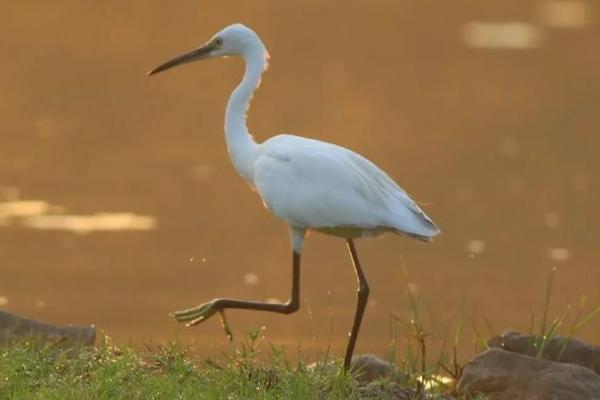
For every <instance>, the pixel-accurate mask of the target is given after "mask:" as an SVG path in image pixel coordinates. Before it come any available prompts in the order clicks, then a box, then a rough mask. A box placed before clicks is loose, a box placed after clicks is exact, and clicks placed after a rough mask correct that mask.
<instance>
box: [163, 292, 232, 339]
mask: <svg viewBox="0 0 600 400" xmlns="http://www.w3.org/2000/svg"><path fill="white" fill-rule="evenodd" d="M217 312H218V313H219V314H220V316H221V325H222V326H223V329H224V330H225V335H227V337H228V338H229V340H230V341H231V340H233V334H232V332H231V329H230V328H229V325H228V324H227V320H226V319H225V310H224V309H223V308H222V307H221V306H220V305H219V303H218V301H217V300H212V301H209V302H206V303H204V304H200V305H199V306H197V307H192V308H188V309H185V310H180V311H175V312H174V313H172V314H171V316H172V317H173V318H175V321H177V322H184V323H185V325H186V326H188V327H191V326H196V325H198V324H199V323H201V322H204V321H206V320H207V319H209V318H210V317H212V316H213V315H215V313H217Z"/></svg>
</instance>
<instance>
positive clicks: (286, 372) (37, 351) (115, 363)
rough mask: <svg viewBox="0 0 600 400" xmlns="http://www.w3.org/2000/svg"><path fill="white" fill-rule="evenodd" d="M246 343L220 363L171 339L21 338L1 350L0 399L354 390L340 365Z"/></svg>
mask: <svg viewBox="0 0 600 400" xmlns="http://www.w3.org/2000/svg"><path fill="white" fill-rule="evenodd" d="M254 352H255V350H253V349H249V350H247V351H244V352H240V353H239V354H237V355H235V356H231V357H228V358H227V359H226V360H225V361H224V362H222V363H216V362H214V361H210V360H199V359H195V358H194V357H193V356H192V355H191V354H190V352H189V351H188V350H186V349H183V348H181V347H179V346H178V345H177V344H171V345H166V346H162V347H159V348H158V349H154V350H147V351H141V352H140V351H134V350H132V349H128V348H120V347H114V346H110V345H101V346H98V347H93V348H83V347H82V348H77V349H68V348H66V347H63V346H57V345H47V344H41V343H39V342H23V343H20V344H17V345H14V346H11V347H4V348H1V349H0V398H1V399H15V400H16V399H19V400H22V399H44V400H51V399H56V400H58V399H60V400H68V399H95V400H96V399H98V400H101V399H107V400H108V399H111V400H115V399H319V398H324V399H328V398H330V399H341V398H352V393H353V392H354V391H355V390H356V388H355V387H354V384H353V382H352V381H351V379H350V378H349V377H348V376H346V375H344V374H342V373H341V370H340V368H339V367H335V368H333V369H330V370H328V371H324V370H319V369H317V370H315V371H314V372H311V371H310V370H309V369H308V368H306V366H304V365H302V364H299V365H295V366H293V367H292V366H290V365H288V363H287V362H286V360H285V359H284V358H283V357H282V356H280V355H278V353H273V354H274V356H273V359H272V360H269V362H260V361H258V360H257V359H256V358H255V354H254Z"/></svg>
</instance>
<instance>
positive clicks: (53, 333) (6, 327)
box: [0, 311, 96, 345]
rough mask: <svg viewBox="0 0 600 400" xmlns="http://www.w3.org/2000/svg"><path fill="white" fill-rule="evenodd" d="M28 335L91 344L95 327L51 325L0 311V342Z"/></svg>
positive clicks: (53, 340) (57, 340)
mask: <svg viewBox="0 0 600 400" xmlns="http://www.w3.org/2000/svg"><path fill="white" fill-rule="evenodd" d="M28 337H35V338H40V339H43V340H49V341H52V342H63V341H68V342H76V343H81V344H85V345H93V344H94V342H95V341H96V329H95V328H94V326H76V325H51V324H46V323H43V322H39V321H34V320H32V319H28V318H23V317H19V316H17V315H15V314H11V313H9V312H6V311H0V344H3V343H10V342H11V341H14V340H19V339H22V338H28Z"/></svg>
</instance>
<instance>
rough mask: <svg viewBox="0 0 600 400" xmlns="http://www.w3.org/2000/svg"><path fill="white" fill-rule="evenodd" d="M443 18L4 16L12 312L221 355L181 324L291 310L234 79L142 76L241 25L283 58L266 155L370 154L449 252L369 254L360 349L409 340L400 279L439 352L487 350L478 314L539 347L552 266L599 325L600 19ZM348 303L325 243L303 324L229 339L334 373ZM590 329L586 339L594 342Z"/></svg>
mask: <svg viewBox="0 0 600 400" xmlns="http://www.w3.org/2000/svg"><path fill="white" fill-rule="evenodd" d="M442 3H443V2H439V1H433V0H428V1H422V0H418V1H417V0H409V1H402V2H398V1H327V2H323V1H289V2H288V1H276V0H270V1H252V2H246V1H237V2H236V1H220V2H197V1H186V2H177V4H176V5H172V4H171V3H168V2H161V1H143V2H142V1H137V2H119V1H104V2H96V3H82V2H79V1H60V2H51V3H50V2H48V3H45V2H25V3H23V2H12V3H7V4H6V5H5V6H4V7H3V12H2V13H1V14H0V36H1V37H2V40H1V41H0V59H1V60H2V61H1V71H2V73H0V121H1V125H0V139H1V140H0V196H1V197H0V307H2V308H3V309H6V310H10V311H13V312H18V313H22V314H25V315H28V316H32V317H36V318H40V319H43V320H46V321H50V322H56V323H94V324H96V325H97V326H98V327H100V328H102V329H104V330H106V332H107V333H108V334H110V335H111V336H112V337H113V338H114V339H115V340H117V341H120V342H133V343H135V344H139V343H143V342H149V341H153V342H157V341H160V340H164V339H172V338H174V337H175V336H176V335H178V336H179V337H181V338H182V339H183V340H185V341H193V340H197V341H200V343H201V345H200V346H199V347H200V348H202V349H208V348H209V347H210V346H212V344H215V343H216V344H217V345H220V344H222V343H225V340H224V338H223V337H222V336H223V335H222V332H221V329H220V327H219V324H218V323H217V321H209V322H207V323H206V324H204V325H202V326H199V327H198V328H196V329H194V330H187V329H185V328H184V327H181V326H176V325H175V324H174V323H173V322H172V320H171V319H170V318H169V317H168V313H169V312H171V311H173V310H175V309H178V308H182V307H189V306H192V305H196V304H198V303H200V302H204V301H206V300H208V299H211V298H213V297H217V296H230V297H241V298H251V299H269V298H274V299H285V298H286V297H287V295H288V292H289V288H290V282H289V281H290V273H291V265H290V261H291V255H290V247H289V242H288V237H287V230H286V228H285V226H284V224H283V223H282V222H281V221H278V220H276V219H274V218H273V217H272V216H271V215H269V214H268V212H267V211H266V210H264V209H263V208H262V206H261V204H260V202H259V200H258V198H257V196H256V195H255V194H254V193H252V192H251V191H250V190H248V188H247V186H246V185H245V184H244V183H243V182H242V180H241V179H240V178H238V177H237V176H236V174H235V171H234V170H233V168H232V167H231V166H230V164H229V160H228V158H227V154H226V150H225V144H224V138H223V132H222V130H223V129H222V126H223V111H224V106H225V103H226V100H227V96H228V95H229V93H230V90H231V89H232V88H233V87H234V86H235V85H236V83H237V81H238V80H239V79H240V77H241V73H242V64H241V62H240V61H239V60H216V61H211V62H206V63H202V64H195V65H188V66H185V67H182V68H181V69H178V70H174V71H172V72H168V73H165V74H163V75H159V76H157V77H153V78H152V79H150V78H147V77H146V75H145V73H146V71H147V70H148V69H150V68H151V67H153V66H155V65H157V64H158V63H159V62H162V61H164V60H165V59H167V58H169V57H171V56H173V55H176V54H178V53H180V52H181V51H183V50H187V49H189V48H192V47H194V46H196V45H199V44H201V43H202V42H203V41H204V40H206V39H207V38H209V37H210V36H211V35H212V34H213V33H214V32H215V31H217V30H218V29H220V28H222V27H223V26H225V25H227V24H229V23H232V22H238V21H240V22H244V23H246V24H248V25H249V26H251V27H252V28H254V29H255V30H256V31H257V32H258V33H259V34H260V35H261V36H262V38H263V40H264V42H265V43H266V45H267V47H268V48H269V51H270V53H271V55H272V59H271V68H270V69H269V71H268V73H267V74H266V75H265V77H264V80H263V84H262V86H261V89H260V91H259V92H258V93H257V95H256V97H255V101H254V102H253V106H252V109H251V114H250V119H249V125H250V128H251V131H252V132H253V133H254V135H255V136H256V137H257V139H258V140H264V139H266V138H267V137H269V136H271V135H273V134H276V133H280V132H282V131H285V132H292V133H296V134H300V135H305V136H311V137H315V138H318V139H322V140H327V141H332V142H336V143H338V144H341V145H344V146H347V147H350V148H352V149H354V150H357V151H359V152H361V153H362V154H364V155H366V156H367V157H369V158H370V159H372V160H373V161H375V162H376V163H377V164H378V165H380V166H381V167H382V168H383V169H385V170H386V171H388V172H389V173H390V174H391V175H392V176H393V177H394V178H396V179H397V180H398V182H399V183H400V184H401V185H402V186H404V187H405V188H406V189H407V190H408V191H409V193H411V194H412V195H413V197H414V198H415V199H417V200H418V201H419V202H420V203H421V204H423V207H424V208H425V209H426V210H427V212H428V213H429V214H430V216H431V217H432V218H434V220H435V221H436V222H437V223H438V224H439V225H440V227H441V228H442V230H443V235H441V236H440V237H439V238H438V239H437V240H436V241H435V242H433V243H431V244H427V245H423V244H421V243H417V242H414V241H411V240H409V239H406V238H401V237H396V236H390V235H387V236H384V237H382V238H379V239H376V240H363V241H360V243H358V249H359V253H360V256H361V258H362V261H363V264H364V268H365V270H366V273H367V277H368V278H369V282H370V284H371V287H372V297H371V299H372V300H371V302H370V303H369V307H368V309H367V314H366V317H365V320H364V325H363V329H362V332H361V336H360V339H359V342H358V351H371V352H378V353H385V351H386V349H387V346H388V344H389V341H390V338H391V334H390V321H391V320H392V316H393V315H397V316H400V317H401V318H403V319H406V318H408V315H409V307H408V301H407V298H406V291H405V289H404V286H405V285H404V284H403V268H405V269H406V270H407V271H408V275H409V280H410V288H411V289H412V290H413V291H416V293H417V296H418V298H419V299H420V300H421V301H422V302H424V303H425V305H426V308H425V310H426V311H425V314H424V315H425V319H426V320H427V321H428V320H429V319H430V318H432V319H433V320H435V321H436V325H435V326H436V327H437V328H435V329H437V330H439V331H441V332H443V331H444V330H449V331H451V328H448V327H447V326H446V325H450V326H451V325H452V323H453V322H456V321H457V320H458V319H459V317H457V315H458V314H460V313H461V312H460V309H461V308H462V309H463V310H464V311H463V313H464V314H466V315H467V316H473V315H474V314H475V315H476V318H477V319H478V321H479V322H478V324H479V326H480V327H482V328H481V329H482V331H483V332H484V333H485V332H486V329H485V328H484V326H485V324H484V323H483V322H482V321H483V318H482V315H483V313H485V315H486V316H487V318H488V319H489V320H490V321H491V322H493V324H494V326H493V328H494V329H496V330H500V329H504V328H509V327H511V328H516V329H521V330H526V329H528V328H529V320H530V312H531V310H532V309H535V310H536V311H537V312H538V313H539V312H541V310H542V304H543V296H544V290H545V285H546V279H547V276H548V274H549V272H550V271H551V270H552V268H557V272H556V276H555V288H554V295H553V298H552V306H553V308H552V310H553V312H558V311H559V310H563V309H564V308H566V307H567V306H568V305H572V306H573V307H575V306H577V305H578V304H579V301H580V299H581V296H582V295H584V294H585V295H586V296H587V306H586V309H587V310H590V309H591V308H592V307H593V306H597V305H598V304H600V290H599V289H598V287H599V285H598V283H599V282H600V262H599V261H600V255H599V254H600V253H599V250H600V249H599V244H600V243H599V237H600V228H599V226H600V220H599V217H600V211H599V208H598V204H599V203H600V201H599V200H600V199H599V193H600V190H599V189H598V177H599V176H600V165H599V164H600V162H599V161H598V158H597V157H596V152H597V149H598V148H599V146H600V136H599V135H598V132H599V129H600V116H599V113H598V106H599V104H600V73H599V72H598V71H600V53H599V52H598V51H597V45H598V38H599V37H600V28H599V27H598V19H597V18H599V16H600V9H598V7H597V5H596V4H595V3H594V2H592V1H579V2H542V1H521V0H512V1H493V2H479V1H467V0H464V1H461V2H458V3H457V2H452V4H450V3H448V4H442ZM567 3H569V4H567ZM561 7H562V8H561ZM595 18H596V19H595ZM355 288H356V284H355V281H354V274H353V272H352V268H351V264H350V262H349V258H348V256H347V254H346V252H345V247H344V245H343V242H342V241H340V240H339V239H335V238H331V237H327V236H324V235H320V234H313V235H311V236H310V238H309V240H308V242H307V245H306V250H305V254H304V258H303V267H302V308H301V311H300V312H299V313H297V314H295V315H291V316H282V315H268V314H264V313H248V312H230V313H229V320H230V323H231V324H232V326H233V328H234V329H235V331H236V332H238V333H240V332H241V333H243V332H245V331H246V330H247V329H248V327H249V326H250V325H255V326H263V325H264V326H266V327H267V330H266V335H267V338H268V339H269V340H271V341H273V342H276V343H284V344H288V345H289V348H291V349H295V347H296V344H297V343H298V342H301V343H302V346H303V347H306V348H312V347H313V344H314V343H315V341H316V342H317V348H320V349H325V348H326V347H327V345H328V341H329V337H330V329H332V338H333V346H334V349H335V350H336V351H338V352H339V351H341V349H342V348H343V347H344V346H345V333H346V332H347V331H348V330H349V328H350V326H351V319H352V316H353V312H354V306H355V298H354V296H355ZM463 298H464V299H466V300H465V301H464V306H461V304H463ZM574 314H575V311H573V312H572V313H571V315H574ZM599 328H600V322H599V321H596V322H594V323H592V324H591V325H590V326H589V327H587V328H586V329H584V330H583V331H582V332H581V336H583V337H584V338H586V339H589V340H596V341H598V340H599V339H600V338H599V337H598V333H597V332H600V329H599ZM431 329H432V330H435V329H434V327H432V328H431ZM464 331H465V333H464V338H463V346H464V347H465V348H470V346H471V344H470V338H471V337H472V334H471V328H470V326H469V328H465V329H464ZM434 333H435V332H434Z"/></svg>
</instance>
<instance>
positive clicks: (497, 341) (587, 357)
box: [488, 331, 600, 375]
mask: <svg viewBox="0 0 600 400" xmlns="http://www.w3.org/2000/svg"><path fill="white" fill-rule="evenodd" d="M538 338H539V337H538V336H529V335H522V334H520V333H519V332H515V331H505V332H502V334H501V335H500V336H494V337H493V338H491V339H490V340H488V345H489V346H490V347H497V348H500V349H502V350H506V351H512V352H514V353H519V354H525V355H530V356H537V355H538V352H539V351H538V350H539V349H538V347H536V345H535V343H536V340H537V339H538ZM541 357H542V358H544V359H546V360H551V361H560V362H566V363H571V364H577V365H581V366H582V367H586V368H589V369H591V370H592V371H594V372H596V373H597V374H598V375H600V346H593V345H590V344H586V343H584V342H582V341H580V340H577V339H573V338H568V337H564V336H556V337H553V338H552V339H550V340H549V341H548V342H547V343H546V345H545V346H544V351H543V354H541Z"/></svg>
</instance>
